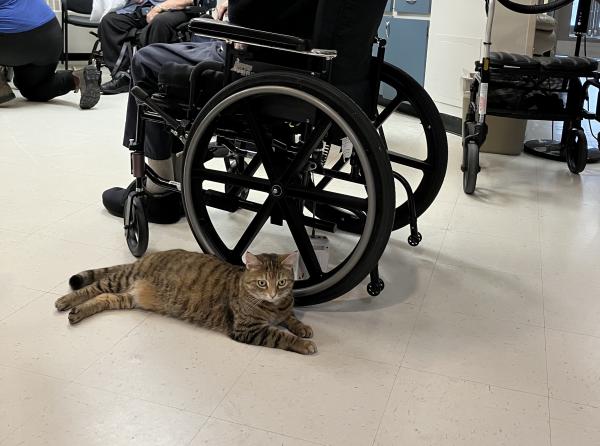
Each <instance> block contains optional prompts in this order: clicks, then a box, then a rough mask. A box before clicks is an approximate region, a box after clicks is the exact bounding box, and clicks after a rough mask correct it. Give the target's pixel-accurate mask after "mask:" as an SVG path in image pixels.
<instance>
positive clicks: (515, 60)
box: [490, 51, 541, 70]
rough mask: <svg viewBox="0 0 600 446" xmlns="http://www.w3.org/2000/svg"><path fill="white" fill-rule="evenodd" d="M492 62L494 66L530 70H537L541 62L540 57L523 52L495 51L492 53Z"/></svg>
mask: <svg viewBox="0 0 600 446" xmlns="http://www.w3.org/2000/svg"><path fill="white" fill-rule="evenodd" d="M490 63H491V65H492V67H494V68H504V67H517V68H524V69H529V70H537V69H539V68H540V66H541V64H540V61H539V60H538V58H535V57H531V56H526V55H523V54H515V53H506V52H503V51H501V52H493V53H492V54H491V55H490Z"/></svg>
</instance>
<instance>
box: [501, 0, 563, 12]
mask: <svg viewBox="0 0 600 446" xmlns="http://www.w3.org/2000/svg"><path fill="white" fill-rule="evenodd" d="M573 1H574V0H555V1H550V3H547V4H544V5H523V4H521V3H515V2H513V1H511V0H498V2H500V4H502V6H504V7H505V8H508V9H510V10H511V11H513V12H518V13H520V14H543V13H545V12H551V11H555V10H557V9H560V8H562V7H564V6H567V5H569V4H571V3H573Z"/></svg>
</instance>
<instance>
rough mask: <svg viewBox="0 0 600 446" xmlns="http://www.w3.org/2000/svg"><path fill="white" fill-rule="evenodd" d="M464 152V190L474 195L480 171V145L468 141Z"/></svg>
mask: <svg viewBox="0 0 600 446" xmlns="http://www.w3.org/2000/svg"><path fill="white" fill-rule="evenodd" d="M465 150H466V153H465V154H464V166H463V191H464V192H465V194H467V195H472V194H473V193H474V192H475V187H476V186H477V174H478V173H479V147H477V144H476V143H475V142H473V141H470V142H468V143H467V147H466V149H465Z"/></svg>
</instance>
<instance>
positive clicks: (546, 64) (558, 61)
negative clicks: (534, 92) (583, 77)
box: [537, 56, 598, 74]
mask: <svg viewBox="0 0 600 446" xmlns="http://www.w3.org/2000/svg"><path fill="white" fill-rule="evenodd" d="M537 59H538V60H539V61H540V63H541V64H542V69H543V70H545V71H568V72H574V73H582V74H583V73H591V72H593V71H596V70H597V69H598V62H597V61H595V60H594V59H590V58H589V57H575V56H566V57H562V56H555V57H538V58H537Z"/></svg>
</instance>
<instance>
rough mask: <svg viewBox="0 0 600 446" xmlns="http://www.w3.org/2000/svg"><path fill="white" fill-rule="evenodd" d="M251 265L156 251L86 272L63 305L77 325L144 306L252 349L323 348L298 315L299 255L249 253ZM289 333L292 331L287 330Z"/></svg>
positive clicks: (60, 301)
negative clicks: (105, 313) (296, 272)
mask: <svg viewBox="0 0 600 446" xmlns="http://www.w3.org/2000/svg"><path fill="white" fill-rule="evenodd" d="M245 259H246V268H243V267H238V266H233V265H230V264H228V263H225V262H223V261H221V260H219V259H218V258H216V257H214V256H211V255H207V254H200V253H195V252H188V251H183V250H172V251H165V252H158V253H155V254H149V255H147V256H145V257H143V258H142V259H140V260H138V261H137V262H135V263H131V264H127V265H119V266H113V267H109V268H101V269H96V270H89V271H83V272H81V273H79V274H76V275H75V276H73V277H71V279H70V280H69V284H70V285H71V288H72V289H73V290H74V291H73V292H72V293H69V294H67V295H65V296H63V297H61V298H60V299H58V300H57V301H56V304H55V305H56V308H57V309H58V310H60V311H64V310H69V309H70V310H71V312H70V313H69V321H70V322H71V323H72V324H75V323H77V322H79V321H81V320H82V319H85V318H86V317H89V316H91V315H93V314H96V313H99V312H101V311H104V310H109V309H110V310H116V309H130V308H141V309H144V310H148V311H154V312H156V313H161V314H166V315H169V316H172V317H175V318H178V319H183V320H187V321H190V322H193V323H195V324H198V325H201V326H203V327H207V328H210V329H213V330H218V331H221V332H223V333H226V334H227V335H229V336H230V337H231V338H232V339H235V340H236V341H239V342H244V343H247V344H254V345H263V346H266V347H274V348H281V349H285V350H291V351H295V352H298V353H302V354H312V353H315V352H316V351H317V349H316V345H315V344H314V343H313V342H312V341H308V340H306V339H303V338H310V337H312V329H311V328H310V327H309V326H308V325H305V324H303V323H302V322H300V321H299V320H298V319H296V317H295V316H294V311H293V306H294V300H293V296H292V287H293V280H294V274H293V264H294V261H295V255H294V254H291V255H283V256H278V255H276V254H261V255H258V256H254V255H252V254H250V253H247V254H246V257H245ZM282 327H285V328H287V329H288V330H289V331H286V330H284V329H283V328H282Z"/></svg>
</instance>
